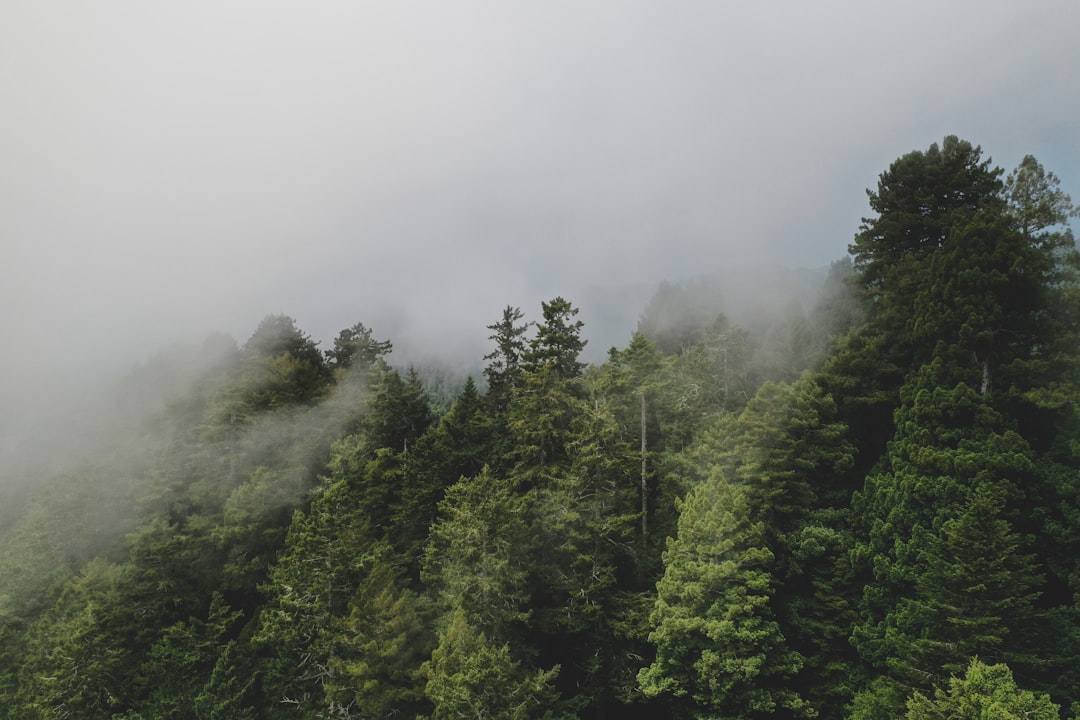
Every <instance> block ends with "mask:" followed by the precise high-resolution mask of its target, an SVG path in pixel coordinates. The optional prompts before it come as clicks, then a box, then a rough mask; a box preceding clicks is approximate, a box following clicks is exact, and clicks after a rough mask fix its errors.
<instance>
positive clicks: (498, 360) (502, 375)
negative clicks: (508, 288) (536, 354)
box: [484, 305, 529, 414]
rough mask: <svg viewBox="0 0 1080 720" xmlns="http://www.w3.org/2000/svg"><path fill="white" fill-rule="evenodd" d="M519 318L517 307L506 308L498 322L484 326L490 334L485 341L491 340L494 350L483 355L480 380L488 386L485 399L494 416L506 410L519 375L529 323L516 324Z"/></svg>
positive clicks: (520, 314)
mask: <svg viewBox="0 0 1080 720" xmlns="http://www.w3.org/2000/svg"><path fill="white" fill-rule="evenodd" d="M523 317H525V316H524V314H523V313H522V312H521V310H520V309H519V308H516V307H511V306H509V305H507V306H506V308H505V309H504V310H503V314H502V320H500V321H499V322H497V323H495V324H494V325H488V326H487V327H488V330H491V331H492V334H491V335H490V336H489V338H488V339H490V340H492V341H494V343H495V349H494V350H492V351H491V352H490V353H488V354H487V355H485V356H484V359H485V360H487V361H488V364H487V367H485V368H484V378H485V379H486V380H487V385H488V391H487V400H488V403H489V404H490V405H491V408H492V410H493V411H494V412H495V413H496V414H498V413H501V412H502V411H504V410H505V409H506V406H507V404H509V402H510V395H511V393H512V392H513V389H514V388H515V387H516V386H517V384H518V379H519V378H520V375H521V360H522V357H523V356H524V354H525V348H526V345H525V338H524V335H525V333H526V332H527V331H528V329H529V323H521V322H520V321H521V319H522V318H523Z"/></svg>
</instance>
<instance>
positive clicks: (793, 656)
mask: <svg viewBox="0 0 1080 720" xmlns="http://www.w3.org/2000/svg"><path fill="white" fill-rule="evenodd" d="M680 509H681V511H682V514H681V515H680V517H679V532H678V536H677V537H676V538H674V539H672V540H671V541H669V544H668V549H667V551H666V552H665V553H664V575H663V578H662V579H661V580H660V582H659V583H658V584H657V599H656V607H655V609H654V610H653V615H652V622H653V625H654V627H655V630H653V632H652V633H651V634H650V635H649V640H650V641H651V642H652V643H653V644H655V645H656V659H655V660H654V661H653V663H652V664H651V665H650V666H649V667H647V668H645V669H643V670H642V671H641V673H640V675H639V676H638V677H639V681H640V683H641V687H642V691H643V692H644V694H645V695H646V696H650V697H651V696H657V695H661V694H664V695H667V696H669V697H670V698H671V702H672V703H673V704H674V705H675V706H676V707H677V708H678V709H679V715H680V716H685V717H695V718H706V717H730V718H761V717H769V716H773V715H779V716H783V717H812V716H813V714H814V713H813V709H812V708H811V707H810V706H809V704H808V703H807V702H806V701H805V700H804V699H803V698H801V697H799V695H798V693H796V692H794V691H793V690H792V689H791V688H790V685H789V683H788V679H789V678H791V677H792V676H794V675H795V674H796V673H797V672H798V671H799V669H800V668H801V667H802V664H803V658H802V657H801V656H800V655H799V654H798V653H795V652H792V651H791V650H789V649H788V648H787V646H786V642H785V641H784V638H783V635H782V634H781V631H780V627H779V625H778V624H777V622H776V619H775V616H774V614H773V612H772V610H771V607H770V602H771V599H772V596H773V594H774V587H773V584H772V582H771V578H770V574H769V568H770V566H771V563H772V561H773V554H772V552H771V551H770V550H769V549H768V548H767V547H766V546H765V537H764V536H765V528H764V526H763V525H762V524H761V523H760V522H752V521H751V520H750V519H749V518H750V508H749V505H748V500H747V495H746V493H745V492H744V491H742V490H741V489H739V488H736V487H733V486H732V485H731V484H730V483H728V481H727V480H726V479H725V478H724V475H723V473H722V472H720V471H719V470H716V471H714V472H713V473H712V474H711V475H710V476H709V478H708V479H707V480H706V481H705V482H704V483H702V484H700V485H698V486H697V487H695V488H694V490H693V491H692V492H691V493H690V495H689V496H687V499H686V501H685V502H684V503H683V504H682V506H681V508H680Z"/></svg>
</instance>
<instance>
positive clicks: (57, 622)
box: [0, 137, 1080, 720]
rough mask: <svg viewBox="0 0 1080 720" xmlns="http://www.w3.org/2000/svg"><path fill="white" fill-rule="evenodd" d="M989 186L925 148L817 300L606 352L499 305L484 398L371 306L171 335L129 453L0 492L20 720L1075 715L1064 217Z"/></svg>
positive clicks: (2, 688) (1078, 430) (1073, 424)
mask: <svg viewBox="0 0 1080 720" xmlns="http://www.w3.org/2000/svg"><path fill="white" fill-rule="evenodd" d="M1002 175H1003V173H1002V171H1000V170H999V169H997V168H994V167H992V166H991V164H990V162H989V161H988V160H984V159H983V157H982V153H981V150H980V149H979V148H978V147H975V146H972V145H971V144H970V143H967V142H964V141H962V140H959V139H957V138H955V137H948V138H945V141H944V142H943V143H942V144H941V145H940V146H939V145H937V144H935V145H932V146H930V148H929V149H928V150H926V151H920V152H914V153H910V154H908V155H905V156H904V157H902V158H900V159H898V160H897V161H896V162H895V163H893V164H892V165H891V166H890V167H889V169H888V170H887V171H886V172H885V173H883V174H882V175H881V177H880V179H879V183H878V185H877V188H876V190H874V191H872V192H871V193H870V206H871V210H872V211H873V213H874V216H873V217H871V218H868V219H866V220H864V221H863V224H862V227H861V228H860V229H859V232H858V234H857V235H856V237H855V240H854V242H853V244H852V246H851V248H850V250H851V252H852V261H850V262H847V261H841V262H839V263H837V264H835V265H834V267H833V268H832V269H831V271H830V277H829V279H828V280H827V282H826V287H825V288H824V289H823V291H822V294H821V296H820V297H819V299H818V301H817V303H816V305H815V306H814V307H812V308H804V306H801V305H799V306H796V305H793V306H792V307H790V308H788V310H787V311H785V313H784V314H783V316H782V317H779V316H778V317H775V318H773V319H771V320H768V321H765V320H762V321H758V320H754V319H750V321H749V322H750V324H749V325H747V326H746V327H739V326H737V325H735V324H733V323H731V322H729V321H728V319H727V318H726V317H725V316H724V315H722V314H721V313H720V310H721V305H720V303H719V300H720V299H721V296H722V295H723V294H724V293H723V292H721V291H722V290H724V289H725V288H720V287H718V286H717V285H716V283H711V284H710V281H708V280H707V279H703V280H701V281H700V282H699V281H691V282H690V283H688V284H687V285H686V286H683V287H676V286H671V285H667V286H664V287H662V288H661V290H660V292H658V294H657V296H656V297H654V299H653V301H652V302H650V304H649V306H648V307H647V308H646V312H645V314H644V316H643V317H642V321H641V325H640V328H639V329H640V332H638V333H635V334H634V335H633V337H632V338H631V339H630V341H629V343H628V345H627V346H626V347H625V348H621V349H614V348H613V349H612V350H611V352H610V354H609V358H608V361H607V362H606V363H604V364H603V365H601V366H598V367H594V368H588V369H586V367H585V364H584V363H583V362H582V361H581V359H580V353H581V351H582V349H583V348H584V346H585V340H584V338H583V336H582V329H583V325H582V323H581V322H580V321H579V320H577V319H576V316H577V314H578V311H577V309H576V308H574V307H573V306H572V305H571V304H570V303H569V302H567V301H566V300H564V299H563V298H555V299H554V300H552V301H551V302H547V303H543V305H542V310H543V319H542V321H541V322H540V323H539V324H537V325H536V333H535V336H534V337H532V338H531V339H527V338H526V337H525V336H526V333H527V332H528V330H529V329H530V328H531V327H532V324H530V323H523V322H522V318H523V315H522V313H521V312H520V311H519V310H518V309H517V308H514V307H507V308H506V309H505V310H504V311H503V314H502V318H501V320H500V322H497V323H495V324H493V325H491V326H489V328H488V329H489V330H490V331H491V332H492V335H491V336H490V337H491V340H492V341H494V350H493V352H491V353H490V354H488V355H487V356H486V357H485V360H487V361H488V363H489V364H488V366H487V367H486V368H485V370H484V375H485V378H486V380H487V394H486V396H482V395H481V393H480V391H479V390H478V389H477V387H476V384H475V383H474V382H473V381H472V380H471V379H469V380H467V381H462V380H461V378H460V376H459V375H456V374H453V373H451V372H449V371H446V370H445V369H442V370H440V369H438V368H425V369H423V370H422V371H420V372H417V371H415V370H409V371H408V372H400V371H399V370H397V369H395V368H393V367H391V366H390V365H389V364H388V362H387V361H386V355H387V354H388V353H389V351H390V349H391V345H390V343H389V342H387V341H380V340H376V339H374V338H373V336H372V333H371V331H370V330H369V329H368V328H367V327H365V326H364V325H363V324H362V323H357V324H356V325H354V326H352V327H350V328H347V329H346V330H343V331H342V332H341V333H340V334H339V336H338V338H337V340H336V341H335V342H334V346H333V348H332V349H331V350H329V351H327V352H326V353H321V352H319V351H318V350H317V348H316V344H315V343H314V342H313V341H312V340H311V339H310V338H309V337H308V336H307V335H306V334H304V333H303V332H301V331H300V330H299V329H298V328H297V327H296V325H295V322H294V321H293V320H292V319H291V318H288V317H286V316H283V315H272V316H268V317H267V318H265V319H264V320H263V322H262V323H261V324H260V325H259V327H258V329H257V330H256V331H255V333H254V334H253V335H252V336H251V338H250V339H249V340H248V341H247V342H246V343H245V344H244V345H243V347H242V348H241V349H237V348H236V347H235V343H232V342H231V341H227V342H221V341H218V343H217V345H218V346H219V349H220V352H218V351H214V352H208V353H207V356H206V358H204V359H201V360H200V359H197V358H196V359H191V356H183V357H180V356H178V357H176V358H173V360H174V362H173V363H172V365H169V364H168V363H166V364H164V365H161V367H179V366H190V367H186V368H185V369H184V375H183V377H184V378H192V377H195V376H198V380H197V382H196V383H195V385H194V386H193V388H192V389H191V391H190V392H189V393H188V394H187V395H185V396H183V397H180V398H177V399H175V400H173V401H171V402H170V403H169V404H168V405H167V407H165V409H164V411H163V412H162V413H161V414H160V415H158V416H157V417H156V418H154V419H153V420H149V421H147V422H146V423H145V424H144V425H143V427H141V428H139V430H138V432H137V433H135V434H133V435H132V438H131V442H130V443H128V444H127V445H123V444H117V445H115V446H110V447H109V448H107V449H106V451H104V452H102V453H100V454H98V455H97V456H95V457H93V458H91V459H89V460H88V461H86V462H84V463H82V464H80V465H77V466H73V469H70V470H69V471H68V472H66V473H65V474H62V475H57V476H54V477H53V478H51V479H49V480H45V481H42V482H41V483H39V484H38V485H36V486H34V487H32V488H30V487H29V486H25V487H26V489H25V490H23V491H22V493H21V495H18V496H16V495H12V494H11V493H7V494H5V495H4V497H3V498H0V502H7V501H8V499H9V498H11V499H12V503H11V504H10V505H5V507H4V508H3V510H2V513H0V514H2V519H0V718H9V717H10V718H19V720H22V719H23V718H28V719H29V720H35V719H44V718H69V719H70V718H87V719H88V720H89V719H90V718H93V719H95V720H97V719H98V718H109V717H111V718H114V719H121V718H122V719H124V720H139V719H141V718H147V719H148V718H161V719H162V720H167V719H168V718H181V717H183V718H189V717H191V718H195V719H196V720H210V719H213V720H254V718H260V720H261V719H263V718H265V719H266V720H284V719H285V718H296V719H297V720H323V719H326V718H348V717H370V718H389V717H429V718H432V719H433V720H434V719H435V718H469V717H472V718H478V719H479V718H570V717H596V718H601V717H631V718H633V717H653V716H671V717H687V718H690V717H702V718H704V717H709V718H715V717H724V718H765V717H783V718H793V717H819V718H822V719H823V720H839V718H840V717H842V716H843V713H845V712H846V713H848V717H850V718H857V719H858V720H869V719H871V718H873V719H874V720H877V719H879V718H896V719H899V718H909V720H910V719H913V718H920V719H921V718H938V717H952V718H969V717H970V718H976V717H977V718H1012V717H1017V718H1019V717H1035V718H1051V717H1055V718H1056V717H1057V712H1058V711H1057V708H1056V706H1055V705H1053V704H1052V703H1051V701H1050V699H1049V697H1052V698H1053V700H1054V702H1058V703H1061V704H1062V705H1068V704H1070V703H1072V704H1073V705H1074V707H1080V695H1078V691H1077V688H1078V687H1080V674H1078V673H1080V670H1077V668H1080V662H1078V660H1080V611H1078V609H1077V605H1076V600H1075V598H1076V597H1077V595H1078V594H1080V561H1078V560H1077V558H1080V501H1078V499H1077V498H1078V497H1080V479H1078V478H1080V441H1078V440H1077V438H1078V437H1080V410H1077V406H1076V402H1075V401H1076V397H1077V396H1078V393H1080V352H1078V350H1080V254H1078V253H1077V252H1076V249H1075V246H1074V242H1073V237H1072V233H1071V231H1070V230H1069V228H1068V225H1067V222H1068V220H1069V219H1070V218H1072V217H1074V216H1076V209H1075V207H1074V206H1073V205H1072V201H1071V199H1070V198H1069V197H1068V195H1066V194H1065V193H1064V192H1063V191H1062V190H1061V189H1060V183H1059V181H1058V179H1057V178H1056V177H1055V176H1054V175H1053V173H1049V172H1047V171H1046V170H1044V169H1043V168H1042V166H1041V165H1040V164H1039V163H1038V162H1037V161H1036V160H1035V159H1034V158H1031V157H1030V156H1029V157H1026V158H1024V160H1023V161H1022V163H1021V165H1020V167H1019V168H1017V170H1016V171H1014V172H1013V173H1012V174H1011V175H1009V177H1008V178H1007V180H1006V181H1005V182H1004V183H1002V181H1001V176H1002ZM806 296H807V297H810V295H809V294H807V295H806ZM737 310H738V309H737V308H732V311H733V312H736V311H737ZM756 310H760V311H761V313H762V314H768V312H767V308H756ZM732 317H739V316H738V315H734V314H733V315H732ZM744 317H745V316H744ZM184 358H188V360H185V359H184ZM211 358H212V359H211ZM808 367H809V368H815V369H816V368H820V370H816V373H815V374H812V375H811V374H801V373H802V371H803V370H804V369H806V368H808ZM448 377H452V378H453V379H452V380H450V381H446V380H445V379H446V378H448ZM421 378H425V381H426V380H428V379H430V380H431V381H432V382H434V383H435V385H434V386H432V385H431V383H428V386H429V387H428V388H427V389H426V388H425V384H424V382H421ZM159 383H160V387H159V386H158V384H159ZM166 386H167V387H166ZM173 387H174V384H173V383H172V381H171V379H170V377H169V373H168V372H163V371H161V370H153V369H147V370H146V371H145V372H140V373H138V377H137V378H136V379H135V380H133V384H132V386H131V394H130V396H129V397H128V401H131V402H136V404H138V403H139V402H142V403H143V404H149V403H152V402H160V400H161V398H163V397H166V396H167V395H168V394H169V393H170V392H171V388H173ZM431 387H435V388H436V390H434V391H431ZM459 390H460V392H459ZM432 396H435V397H436V398H437V402H436V403H435V404H434V406H433V405H432V403H431V401H430V399H429V398H430V397H432ZM451 399H452V402H451ZM433 407H434V408H435V409H436V410H437V411H438V412H439V413H443V415H442V417H441V418H436V416H435V414H434V412H433ZM71 442H72V444H73V445H72V446H74V445H77V444H78V442H77V438H72V439H71ZM57 447H58V450H62V449H63V448H60V447H59V446H57ZM48 464H49V463H47V462H43V463H42V465H48ZM11 472H14V471H9V472H8V474H11ZM678 498H683V499H682V500H679V501H677V499H678ZM16 501H17V502H16ZM664 537H667V541H666V543H662V542H659V539H660V538H664ZM974 656H977V657H979V658H982V659H984V660H985V661H986V662H991V663H998V664H994V665H983V664H982V662H981V661H978V660H976V661H972V660H971V658H972V657H974ZM1005 662H1007V663H1008V666H1009V667H1012V668H1014V669H1015V670H1016V672H1017V675H1018V677H1020V678H1022V681H1023V683H1024V684H1025V685H1026V686H1029V687H1031V688H1032V690H1033V691H1038V692H1039V693H1041V692H1048V693H1049V696H1044V695H1041V694H1038V693H1036V692H1029V691H1026V690H1020V689H1018V688H1017V686H1016V683H1015V681H1014V680H1013V678H1012V675H1011V672H1010V670H1009V669H1008V667H1006V666H1005V665H1004V664H1002V663H1005ZM965 671H966V675H965V676H964V677H962V678H960V679H957V677H955V676H958V675H959V674H960V673H962V672H965ZM950 676H952V677H950Z"/></svg>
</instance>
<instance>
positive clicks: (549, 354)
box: [521, 297, 588, 380]
mask: <svg viewBox="0 0 1080 720" xmlns="http://www.w3.org/2000/svg"><path fill="white" fill-rule="evenodd" d="M540 306H541V308H542V309H543V315H544V320H543V322H541V323H538V324H537V326H536V336H535V337H534V338H533V339H532V340H531V341H530V342H529V348H528V349H527V350H526V351H525V353H524V354H523V355H522V357H521V366H522V368H523V369H525V370H527V371H529V372H534V373H535V372H539V371H540V370H542V369H543V368H544V366H545V365H550V366H551V368H552V370H553V371H554V373H555V376H556V377H557V378H559V379H560V380H569V379H571V378H576V377H579V376H580V375H581V371H582V370H584V369H585V363H583V362H581V361H580V360H579V359H578V356H579V355H580V354H581V351H582V350H583V349H584V348H585V345H586V343H587V342H588V341H587V340H584V339H582V337H581V328H582V327H584V325H585V323H583V322H582V321H581V320H574V317H575V316H577V314H578V309H577V308H576V307H574V306H573V305H571V304H570V302H569V301H568V300H565V299H563V298H562V297H557V298H555V299H554V300H551V301H549V302H543V303H540Z"/></svg>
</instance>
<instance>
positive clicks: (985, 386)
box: [979, 360, 994, 395]
mask: <svg viewBox="0 0 1080 720" xmlns="http://www.w3.org/2000/svg"><path fill="white" fill-rule="evenodd" d="M993 388H994V381H993V379H992V378H991V377H990V362H989V361H987V360H983V362H982V386H981V387H980V388H979V394H980V395H989V394H990V391H991V390H992V389H993Z"/></svg>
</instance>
